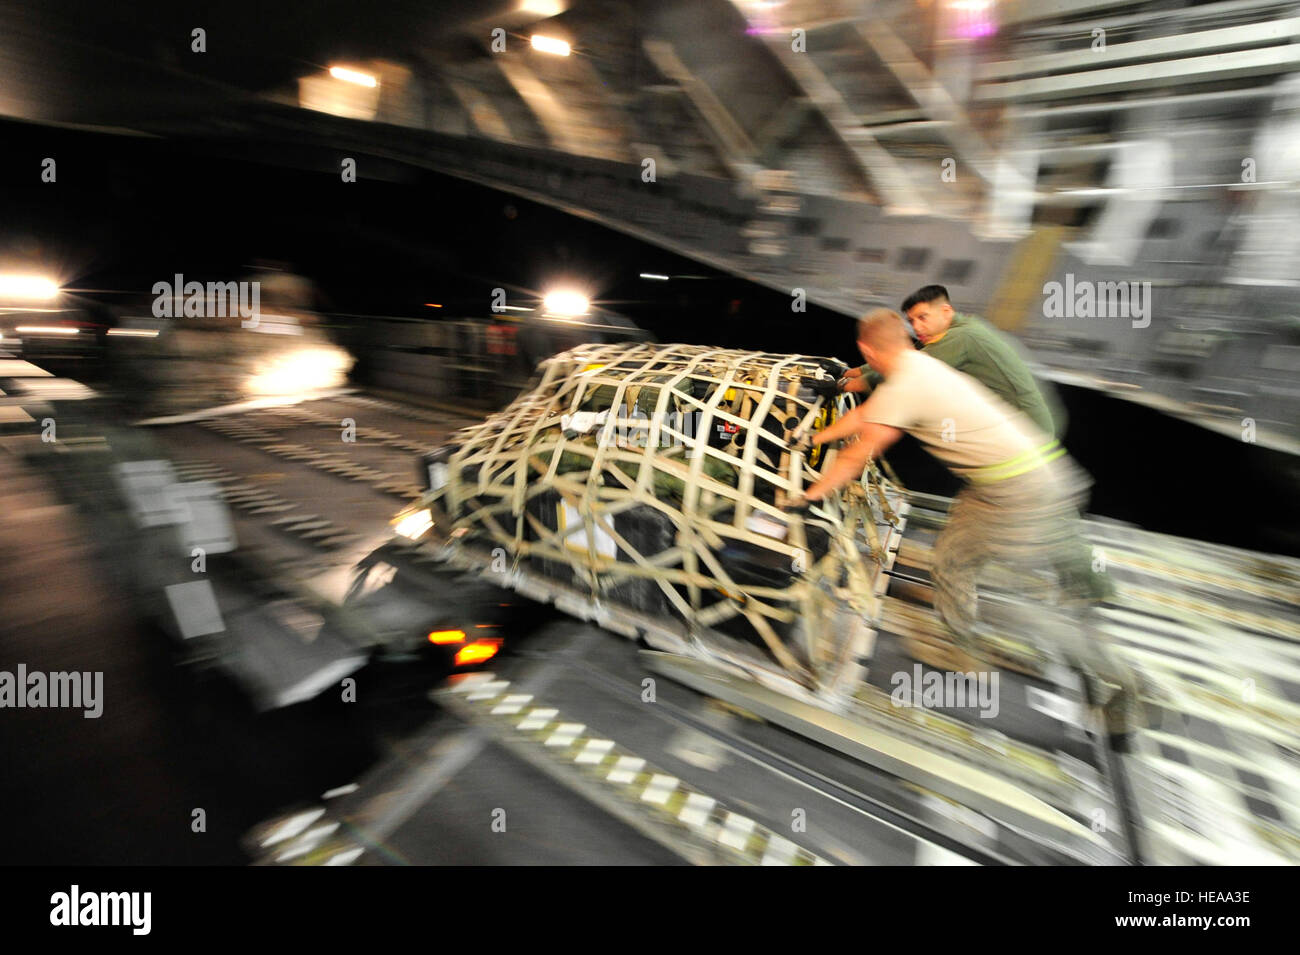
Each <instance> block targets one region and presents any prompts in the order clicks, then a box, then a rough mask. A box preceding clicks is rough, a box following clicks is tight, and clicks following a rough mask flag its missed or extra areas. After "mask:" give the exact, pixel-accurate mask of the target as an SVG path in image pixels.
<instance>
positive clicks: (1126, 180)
mask: <svg viewBox="0 0 1300 955" xmlns="http://www.w3.org/2000/svg"><path fill="white" fill-rule="evenodd" d="M0 17H2V18H3V23H4V29H3V31H0V76H3V82H0V114H3V115H5V116H9V117H13V118H17V119H22V120H28V121H34V122H52V123H61V124H73V125H86V126H94V127H98V128H114V129H119V130H122V131H133V132H143V133H148V134H155V135H162V136H171V137H184V138H187V139H198V140H204V141H207V142H208V144H209V145H210V146H211V147H212V148H213V149H216V150H218V151H219V150H221V149H223V148H226V147H237V146H242V147H247V145H248V144H250V143H253V144H256V146H257V148H258V150H259V152H260V153H261V154H262V155H264V156H265V157H266V158H267V159H268V160H270V161H302V160H301V158H300V157H301V156H302V149H303V147H312V146H316V147H319V151H318V155H337V156H338V157H347V156H357V157H364V156H370V157H376V156H379V157H385V158H386V159H390V160H398V161H402V162H408V163H411V164H415V165H418V166H421V167H425V168H429V169H433V170H436V171H439V172H443V173H446V174H449V175H452V176H456V177H460V178H463V179H467V180H472V181H475V182H478V183H481V184H484V185H487V186H491V187H494V188H498V189H501V190H504V191H507V192H511V193H515V194H518V195H521V196H526V197H528V198H532V199H536V200H539V201H542V202H546V203H549V204H551V205H553V206H556V207H558V208H561V209H563V210H566V211H569V212H572V213H574V214H577V215H581V216H585V217H587V218H591V219H595V220H597V221H599V222H601V223H604V224H606V225H608V226H611V227H613V228H616V229H620V230H623V231H625V232H627V233H630V234H632V235H635V236H637V237H640V238H643V239H645V240H647V241H650V242H653V243H655V244H658V245H660V246H663V247H666V248H669V249H671V250H673V251H676V252H679V253H681V254H684V255H688V256H691V257H693V258H695V259H697V260H699V261H702V262H706V263H708V264H710V265H712V266H715V267H717V268H720V269H724V270H726V271H729V272H731V273H734V274H736V275H740V276H744V277H747V278H749V279H751V280H754V281H757V282H760V283H763V284H764V285H767V286H770V287H772V288H775V289H779V290H782V291H784V292H787V293H789V294H790V295H791V300H792V303H793V302H796V301H798V300H800V299H801V298H806V299H807V300H808V301H811V302H814V303H818V304H821V305H825V306H827V307H830V308H833V309H836V310H838V311H842V312H844V313H846V314H857V313H859V312H860V311H861V310H862V309H863V308H864V307H867V306H870V305H875V304H885V305H889V306H892V307H895V308H897V307H898V305H899V302H900V300H901V299H902V297H903V296H905V295H906V294H907V293H908V292H910V291H911V290H912V289H914V288H916V287H918V286H920V285H923V284H926V283H929V282H939V283H942V284H944V285H946V286H948V288H949V289H950V290H951V292H952V295H953V299H954V303H955V304H956V305H957V307H958V308H959V309H964V310H969V311H980V312H983V313H984V314H986V315H987V316H988V317H989V318H990V319H991V320H993V321H994V322H995V323H997V324H998V325H1000V326H1002V327H1004V328H1006V329H1008V330H1010V331H1013V332H1015V333H1016V334H1017V335H1019V336H1020V339H1021V341H1022V342H1023V343H1024V344H1025V346H1026V347H1027V348H1028V349H1029V351H1030V352H1031V354H1032V356H1033V358H1034V359H1035V360H1036V362H1037V363H1038V365H1039V367H1040V370H1041V371H1042V372H1043V373H1044V374H1046V375H1047V376H1049V377H1053V378H1055V379H1057V380H1060V381H1066V382H1070V383H1075V384H1081V385H1085V386H1089V387H1094V388H1100V389H1103V390H1106V391H1109V392H1111V393H1114V394H1118V395H1121V396H1123V397H1125V398H1127V399H1130V400H1135V401H1141V402H1144V403H1146V404H1149V405H1151V406H1154V407H1157V408H1160V409H1162V410H1166V411H1169V412H1171V413H1173V414H1177V415H1179V416H1181V417H1184V418H1187V419H1190V420H1194V421H1196V422H1198V423H1200V424H1203V425H1205V426H1207V427H1212V428H1214V429H1216V430H1219V431H1221V432H1223V433H1226V434H1230V435H1234V436H1241V435H1244V434H1247V433H1249V435H1250V437H1249V438H1247V440H1257V441H1258V442H1259V443H1263V444H1268V445H1270V446H1273V447H1278V448H1283V449H1285V450H1288V451H1292V452H1295V451H1296V450H1298V449H1300V424H1298V422H1300V390H1297V387H1296V385H1295V381H1296V379H1297V377H1298V375H1297V373H1298V372H1300V306H1297V305H1296V303H1295V294H1294V293H1295V285H1296V281H1297V279H1296V275H1295V263H1297V262H1300V233H1297V231H1296V229H1295V228H1294V226H1293V223H1294V222H1296V221H1297V220H1300V184H1298V182H1297V179H1298V172H1297V171H1298V170H1300V77H1298V76H1297V73H1296V71H1297V67H1300V44H1297V43H1296V42H1295V40H1296V38H1297V37H1298V36H1300V4H1297V3H1279V2H1267V0H1231V2H1216V3H1205V4H1191V3H1177V2H1161V3H1145V4H1143V3H1116V2H1105V0H1035V2H1027V0H1026V2H1019V3H1016V2H995V0H933V2H917V0H881V2H869V3H861V2H859V3H849V2H834V0H832V2H816V3H813V2H796V0H791V2H778V0H757V2H747V0H735V2H726V0H655V2H641V3H635V2H617V3H615V2H604V0H511V2H509V3H491V2H473V0H467V2H443V3H437V4H428V3H389V4H384V5H379V6H370V5H363V4H355V3H342V2H324V3H316V4H312V5H310V7H304V8H302V9H288V8H284V7H282V6H280V5H269V6H268V5H264V4H260V3H253V2H242V0H241V2H230V3H225V4H222V5H221V9H220V10H217V9H211V10H206V9H205V10H184V9H177V8H176V7H175V6H174V5H172V4H169V3H163V2H145V3H138V4H134V5H132V6H131V7H130V8H124V7H120V6H117V5H113V4H100V3H90V2H66V3H51V4H42V5H39V6H31V7H18V6H13V5H0ZM291 156H292V157H299V158H294V159H289V158H287V157H291ZM359 174H360V175H365V168H364V165H362V167H361V168H360V169H359ZM793 320H794V321H797V319H793Z"/></svg>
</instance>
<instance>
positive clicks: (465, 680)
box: [451, 673, 496, 693]
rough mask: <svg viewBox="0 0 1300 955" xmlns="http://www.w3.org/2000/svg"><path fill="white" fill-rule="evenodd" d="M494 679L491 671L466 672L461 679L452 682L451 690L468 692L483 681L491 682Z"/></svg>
mask: <svg viewBox="0 0 1300 955" xmlns="http://www.w3.org/2000/svg"><path fill="white" fill-rule="evenodd" d="M495 679H496V676H495V675H494V674H492V673H466V674H465V675H464V676H463V677H461V679H459V680H457V681H456V682H455V683H454V684H452V687H451V692H453V693H468V692H469V691H470V690H474V689H477V688H478V687H480V686H482V685H483V684H484V683H491V682H492V681H493V680H495Z"/></svg>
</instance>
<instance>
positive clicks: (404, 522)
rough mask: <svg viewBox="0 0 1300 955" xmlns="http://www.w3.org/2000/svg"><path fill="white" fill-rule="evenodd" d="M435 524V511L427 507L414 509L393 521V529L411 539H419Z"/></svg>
mask: <svg viewBox="0 0 1300 955" xmlns="http://www.w3.org/2000/svg"><path fill="white" fill-rule="evenodd" d="M432 526H433V512H432V511H430V510H429V509H428V508H427V507H425V508H421V509H420V510H418V511H412V512H411V513H409V514H405V515H403V516H401V517H399V518H398V519H397V520H396V521H394V522H393V530H394V531H395V532H396V533H398V534H400V535H402V536H403V537H406V538H408V539H410V540H413V541H414V540H419V539H420V538H421V537H423V536H424V535H425V533H426V532H427V531H428V530H429V528H430V527H432Z"/></svg>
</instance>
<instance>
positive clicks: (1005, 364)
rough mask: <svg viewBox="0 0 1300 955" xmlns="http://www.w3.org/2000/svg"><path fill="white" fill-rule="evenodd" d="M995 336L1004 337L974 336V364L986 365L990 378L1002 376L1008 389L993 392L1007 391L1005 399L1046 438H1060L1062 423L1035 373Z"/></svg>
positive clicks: (1007, 344)
mask: <svg viewBox="0 0 1300 955" xmlns="http://www.w3.org/2000/svg"><path fill="white" fill-rule="evenodd" d="M994 336H1000V333H999V332H997V331H994V330H990V331H989V333H988V335H987V337H980V336H971V338H972V341H971V342H970V348H972V349H973V351H972V361H974V362H977V363H978V364H983V365H985V366H986V367H987V371H986V372H985V374H987V375H992V374H998V375H1001V376H1002V379H1003V381H1004V382H1005V385H1004V386H1003V387H1002V388H995V389H992V390H994V391H1006V392H1007V393H1006V394H1005V396H1004V397H1005V400H1006V401H1007V403H1008V404H1010V405H1011V406H1012V407H1014V408H1016V409H1017V410H1018V411H1020V412H1022V413H1023V414H1024V415H1025V416H1026V417H1028V418H1029V420H1030V421H1032V422H1033V423H1034V424H1035V425H1037V426H1038V428H1039V430H1041V431H1042V432H1043V433H1044V434H1046V435H1049V436H1051V437H1056V436H1057V435H1058V433H1059V432H1058V430H1057V426H1058V422H1057V421H1056V420H1055V419H1054V417H1053V415H1052V412H1051V410H1050V409H1049V408H1048V404H1047V400H1046V399H1045V398H1044V397H1043V392H1042V390H1041V389H1040V388H1039V387H1038V382H1037V381H1035V380H1034V373H1033V372H1031V371H1030V370H1029V366H1028V365H1026V364H1025V362H1024V359H1022V358H1021V357H1020V355H1019V354H1017V352H1016V350H1015V349H1014V348H1013V347H1012V346H1011V345H1010V344H1009V343H1008V342H1006V341H1005V340H1003V339H1002V338H1001V337H994ZM975 377H983V376H981V375H976V376H975Z"/></svg>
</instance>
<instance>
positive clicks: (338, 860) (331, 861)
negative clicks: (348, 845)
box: [321, 849, 366, 865]
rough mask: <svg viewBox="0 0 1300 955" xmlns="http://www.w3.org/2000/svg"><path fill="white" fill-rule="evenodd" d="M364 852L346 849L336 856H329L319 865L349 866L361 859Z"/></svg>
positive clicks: (362, 850)
mask: <svg viewBox="0 0 1300 955" xmlns="http://www.w3.org/2000/svg"><path fill="white" fill-rule="evenodd" d="M365 851H366V850H364V849H348V850H347V851H345V852H340V853H339V854H338V855H334V856H330V857H329V858H328V859H326V860H325V861H324V862H323V863H321V864H322V865H351V864H352V863H354V862H356V861H357V859H359V858H360V857H361V853H363V852H365Z"/></svg>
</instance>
